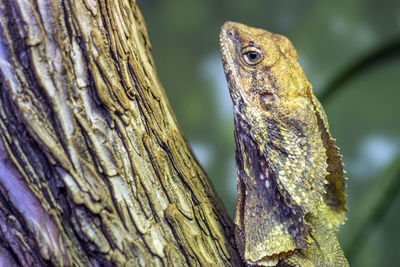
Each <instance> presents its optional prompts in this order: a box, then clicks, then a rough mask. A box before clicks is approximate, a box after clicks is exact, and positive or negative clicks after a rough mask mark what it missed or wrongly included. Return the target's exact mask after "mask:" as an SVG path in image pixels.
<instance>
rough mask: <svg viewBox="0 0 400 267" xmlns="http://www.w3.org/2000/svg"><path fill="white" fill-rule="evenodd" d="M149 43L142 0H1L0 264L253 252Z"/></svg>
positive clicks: (199, 261)
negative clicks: (172, 100) (239, 242)
mask: <svg viewBox="0 0 400 267" xmlns="http://www.w3.org/2000/svg"><path fill="white" fill-rule="evenodd" d="M216 38H217V37H216ZM150 49H151V46H150V43H149V40H148V36H147V31H146V26H145V23H144V20H143V18H142V15H141V13H140V11H139V9H138V8H137V6H136V3H135V1H128V0H125V1H124V0H120V1H110V0H101V1H95V0H82V1H80V0H76V1H75V0H65V1H61V0H52V1H50V0H40V1H29V0H0V88H1V94H0V127H1V129H0V136H1V141H0V266H121V265H125V266H143V265H146V266H171V265H174V266H183V265H197V266H199V265H201V266H210V265H214V266H226V265H234V266H239V265H241V264H242V263H241V261H240V258H239V256H238V253H237V251H236V248H235V244H234V238H233V224H232V222H231V221H230V219H229V218H228V216H227V214H226V212H225V210H224V208H223V207H222V205H221V203H220V201H219V200H218V198H217V197H216V195H215V193H214V191H213V189H212V187H211V185H210V182H209V181H208V179H207V177H206V176H205V174H204V172H203V171H202V169H201V168H200V166H199V165H198V163H197V162H196V160H195V158H194V156H193V154H192V152H191V151H190V149H189V148H188V146H187V143H186V142H185V140H184V138H183V136H182V133H181V131H180V130H179V127H178V125H177V123H176V120H175V117H174V115H173V113H172V111H171V108H170V106H169V103H168V101H167V98H166V96H165V92H164V90H163V88H162V87H161V85H160V83H159V81H158V78H157V75H156V71H155V66H154V63H153V60H152V57H151V54H150Z"/></svg>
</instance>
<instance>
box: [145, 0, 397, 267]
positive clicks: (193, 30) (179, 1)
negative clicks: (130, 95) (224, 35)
mask: <svg viewBox="0 0 400 267" xmlns="http://www.w3.org/2000/svg"><path fill="white" fill-rule="evenodd" d="M138 5H139V7H140V9H141V11H142V12H143V14H144V17H145V20H146V23H147V27H148V31H149V35H150V40H151V43H152V46H153V56H154V59H155V62H156V66H157V70H158V74H159V77H160V80H161V82H162V84H163V86H164V87H165V89H166V91H167V94H168V98H169V101H170V102H171V105H172V108H173V110H174V112H175V114H176V116H177V119H178V122H179V124H180V126H181V128H182V130H183V132H184V134H185V136H186V138H187V139H188V141H189V142H190V144H191V146H192V148H193V150H194V152H195V154H196V155H197V157H198V159H199V161H200V163H201V164H202V166H203V167H204V169H205V170H206V172H207V173H208V176H209V177H210V179H211V180H212V183H213V185H214V187H215V190H216V191H217V193H218V195H219V196H220V198H221V199H222V201H223V202H224V204H225V207H226V208H227V210H228V212H229V213H230V215H231V216H232V217H233V216H234V210H235V204H236V177H235V167H234V153H233V152H234V140H233V119H232V110H231V108H232V107H231V101H230V98H229V94H228V89H227V85H226V82H225V77H224V74H223V70H222V65H221V62H220V56H219V50H218V49H219V43H218V33H219V28H220V26H221V25H222V24H223V23H224V22H225V21H227V20H232V21H236V22H241V23H245V24H247V25H249V26H253V27H259V28H264V29H267V30H269V31H272V32H276V33H280V34H283V35H285V36H287V37H289V39H290V40H292V42H293V43H294V45H295V47H296V48H297V51H298V54H299V57H300V64H301V65H302V67H303V68H304V70H305V72H306V74H307V76H308V78H309V80H310V82H311V83H312V84H313V86H314V92H315V93H316V95H317V96H319V97H320V100H322V102H323V105H324V107H325V110H326V113H327V114H328V118H329V123H330V127H331V133H332V135H333V136H334V137H335V138H337V145H338V146H339V147H340V148H341V151H342V154H343V159H344V162H345V165H346V170H347V172H348V174H347V177H349V180H348V182H347V185H348V186H347V188H346V192H347V195H348V206H349V212H348V221H347V222H346V224H345V225H344V226H343V227H342V228H341V231H340V232H339V238H340V239H341V244H342V246H343V248H344V250H345V254H346V256H347V257H348V258H349V261H350V264H351V265H352V266H365V267H368V266H399V263H398V262H399V261H398V260H397V258H398V254H399V252H400V241H399V240H400V230H399V229H400V227H399V225H400V222H399V220H400V197H399V195H400V194H398V192H399V187H400V153H399V151H400V150H399V148H400V104H399V99H400V45H399V44H400V1H398V0H388V1H385V0H383V1H377V0H373V1H372V0H353V1H344V0H342V1H304V0H291V1H289V0H284V1H282V0H281V1H272V0H271V1H267V0H250V1H249V0H247V1H245V0H241V1H239V0H230V1H228V0H224V1H223V0H203V1H199V0H170V1H156V0H145V1H144V0H143V1H140V0H139V1H138Z"/></svg>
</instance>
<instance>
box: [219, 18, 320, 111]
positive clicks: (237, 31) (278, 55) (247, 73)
mask: <svg viewBox="0 0 400 267" xmlns="http://www.w3.org/2000/svg"><path fill="white" fill-rule="evenodd" d="M220 46H221V55H222V61H223V65H224V71H225V75H226V77H227V81H228V86H229V91H230V94H231V97H232V101H233V104H234V106H235V105H238V106H246V107H253V109H254V108H255V109H256V110H255V111H257V112H260V114H261V115H262V116H267V117H270V118H274V117H278V116H280V117H282V114H285V116H289V117H292V116H291V115H293V116H296V113H299V109H301V108H302V107H304V106H305V104H306V102H307V103H308V102H309V101H310V99H309V96H310V95H311V94H312V92H311V90H312V89H311V85H310V83H309V82H308V81H307V78H306V77H305V75H304V72H303V71H302V69H301V67H300V65H299V64H298V56H297V52H296V50H295V48H294V46H293V44H292V43H291V42H290V41H289V39H287V38H286V37H284V36H282V35H279V34H274V33H270V32H268V31H266V30H262V29H256V28H252V27H248V26H246V25H243V24H240V23H235V22H226V23H225V24H224V25H223V26H222V28H221V32H220Z"/></svg>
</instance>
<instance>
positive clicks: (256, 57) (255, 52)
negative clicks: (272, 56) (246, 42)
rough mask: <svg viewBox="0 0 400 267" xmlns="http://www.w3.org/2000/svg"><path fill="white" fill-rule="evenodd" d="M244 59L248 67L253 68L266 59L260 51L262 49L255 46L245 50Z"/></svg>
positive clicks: (243, 51) (243, 52)
mask: <svg viewBox="0 0 400 267" xmlns="http://www.w3.org/2000/svg"><path fill="white" fill-rule="evenodd" d="M242 57H243V60H244V62H246V63H247V64H248V65H251V66H254V65H256V64H258V63H260V62H261V61H262V60H263V59H264V56H263V54H262V52H261V51H260V49H258V48H257V47H254V46H248V47H245V48H243V50H242Z"/></svg>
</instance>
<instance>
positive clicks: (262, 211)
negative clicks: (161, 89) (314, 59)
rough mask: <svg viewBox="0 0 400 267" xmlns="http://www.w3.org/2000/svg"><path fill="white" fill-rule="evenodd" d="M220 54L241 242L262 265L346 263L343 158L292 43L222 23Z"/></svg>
mask: <svg viewBox="0 0 400 267" xmlns="http://www.w3.org/2000/svg"><path fill="white" fill-rule="evenodd" d="M220 50H221V58H222V63H223V67H224V72H225V76H226V80H227V83H228V88H229V92H230V96H231V99H232V103H233V117H234V136H235V158H236V172H237V182H238V184H237V188H238V201H237V206H236V216H235V239H236V244H237V247H238V250H239V252H240V255H241V257H242V259H243V261H244V262H245V263H246V264H247V265H248V266H252V265H256V266H287V267H295V266H296V267H298V266H301V267H303V266H333V267H336V266H337V267H339V266H340V267H342V266H349V264H348V262H347V260H346V258H345V256H344V253H343V251H342V249H341V247H340V244H339V242H338V239H337V237H336V235H335V231H336V229H337V227H339V226H340V225H341V224H343V223H344V221H345V212H346V210H347V207H346V199H345V193H344V187H345V180H346V178H344V173H345V171H344V170H343V162H342V156H341V155H340V154H339V149H338V148H337V147H336V146H335V140H334V139H333V138H332V137H331V135H330V132H329V125H328V121H327V117H326V114H325V111H324V109H323V108H322V106H321V104H320V102H319V101H318V99H317V98H316V97H315V95H314V94H313V91H312V86H311V84H310V83H309V82H308V80H307V77H306V76H305V74H304V71H303V69H302V68H301V67H300V65H299V63H298V55H297V51H296V49H295V48H294V46H293V44H292V43H291V42H290V40H289V39H288V38H286V37H284V36H282V35H279V34H274V33H270V32H268V31H266V30H263V29H257V28H252V27H248V26H246V25H243V24H240V23H235V22H226V23H225V24H224V25H223V26H222V27H221V32H220Z"/></svg>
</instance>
